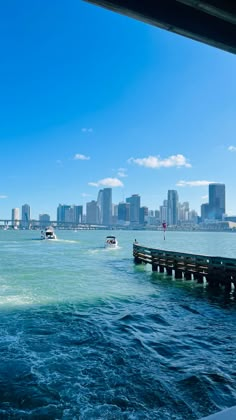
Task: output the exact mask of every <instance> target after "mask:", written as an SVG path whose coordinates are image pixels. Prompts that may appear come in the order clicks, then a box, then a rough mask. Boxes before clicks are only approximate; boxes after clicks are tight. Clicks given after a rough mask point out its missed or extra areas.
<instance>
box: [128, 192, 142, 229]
mask: <svg viewBox="0 0 236 420" xmlns="http://www.w3.org/2000/svg"><path fill="white" fill-rule="evenodd" d="M140 201H141V200H140V196H139V195H138V194H133V195H131V197H128V198H126V203H129V204H130V223H134V224H139V212H140Z"/></svg>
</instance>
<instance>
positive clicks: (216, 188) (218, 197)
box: [209, 184, 225, 220]
mask: <svg viewBox="0 0 236 420" xmlns="http://www.w3.org/2000/svg"><path fill="white" fill-rule="evenodd" d="M224 214H225V184H209V218H210V219H215V220H222V218H223V215H224Z"/></svg>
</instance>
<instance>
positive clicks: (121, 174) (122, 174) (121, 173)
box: [117, 168, 128, 178]
mask: <svg viewBox="0 0 236 420" xmlns="http://www.w3.org/2000/svg"><path fill="white" fill-rule="evenodd" d="M126 171H127V169H124V168H119V169H118V173H117V176H119V177H120V178H125V177H126V176H128V175H127V173H126Z"/></svg>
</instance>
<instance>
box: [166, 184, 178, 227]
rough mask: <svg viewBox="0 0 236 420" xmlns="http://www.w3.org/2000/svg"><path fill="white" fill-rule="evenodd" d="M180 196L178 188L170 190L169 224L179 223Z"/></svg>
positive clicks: (168, 205) (168, 201)
mask: <svg viewBox="0 0 236 420" xmlns="http://www.w3.org/2000/svg"><path fill="white" fill-rule="evenodd" d="M178 207H179V197H178V193H177V191H176V190H168V197H167V224H168V225H177V223H178Z"/></svg>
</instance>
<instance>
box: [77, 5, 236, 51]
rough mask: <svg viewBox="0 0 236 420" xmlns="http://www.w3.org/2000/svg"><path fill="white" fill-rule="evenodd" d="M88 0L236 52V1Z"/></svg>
mask: <svg viewBox="0 0 236 420" xmlns="http://www.w3.org/2000/svg"><path fill="white" fill-rule="evenodd" d="M84 1H87V2H90V3H93V4H97V5H99V6H102V7H105V8H107V9H110V10H113V11H115V12H118V13H121V14H124V15H127V16H130V17H133V18H136V19H138V20H141V21H143V22H146V23H149V24H152V25H155V26H157V27H160V28H163V29H166V30H168V31H171V32H175V33H177V34H180V35H184V36H186V37H188V38H192V39H194V40H197V41H201V42H204V43H206V44H209V45H212V46H214V47H217V48H220V49H223V50H225V51H228V52H231V53H234V54H236V1H233V0H232V1H231V0H204V1H203V0H202V1H200V0H84Z"/></svg>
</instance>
